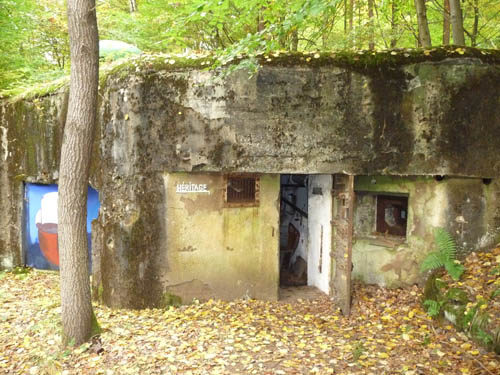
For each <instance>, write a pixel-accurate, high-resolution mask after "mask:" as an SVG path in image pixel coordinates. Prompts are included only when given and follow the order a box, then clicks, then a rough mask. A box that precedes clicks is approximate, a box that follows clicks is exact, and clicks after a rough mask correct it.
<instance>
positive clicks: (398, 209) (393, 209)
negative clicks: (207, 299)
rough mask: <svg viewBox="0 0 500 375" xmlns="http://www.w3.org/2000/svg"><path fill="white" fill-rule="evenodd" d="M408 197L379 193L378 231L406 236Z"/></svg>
mask: <svg viewBox="0 0 500 375" xmlns="http://www.w3.org/2000/svg"><path fill="white" fill-rule="evenodd" d="M407 219H408V197H403V196H391V195H377V226H376V230H377V232H378V233H382V234H390V235H393V236H401V237H406V223H407Z"/></svg>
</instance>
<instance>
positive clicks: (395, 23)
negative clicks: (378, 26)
mask: <svg viewBox="0 0 500 375" xmlns="http://www.w3.org/2000/svg"><path fill="white" fill-rule="evenodd" d="M396 1H397V0H392V3H391V48H394V47H396V44H397V43H398V40H397V37H396V35H397V29H398V17H397V13H398V6H397V4H396Z"/></svg>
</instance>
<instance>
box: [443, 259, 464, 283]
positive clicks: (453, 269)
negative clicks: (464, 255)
mask: <svg viewBox="0 0 500 375" xmlns="http://www.w3.org/2000/svg"><path fill="white" fill-rule="evenodd" d="M444 268H445V269H446V271H447V272H448V273H449V274H450V276H451V278H452V279H453V280H455V281H458V280H460V276H462V274H463V273H464V271H465V267H464V266H462V265H461V264H460V263H457V262H454V261H450V262H446V263H445V264H444Z"/></svg>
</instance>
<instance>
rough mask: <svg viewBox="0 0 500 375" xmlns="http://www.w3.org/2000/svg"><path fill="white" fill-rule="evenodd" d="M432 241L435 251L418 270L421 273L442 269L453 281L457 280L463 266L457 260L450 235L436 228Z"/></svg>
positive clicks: (454, 246)
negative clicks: (434, 244)
mask: <svg viewBox="0 0 500 375" xmlns="http://www.w3.org/2000/svg"><path fill="white" fill-rule="evenodd" d="M434 241H435V243H436V247H437V251H433V252H431V253H429V254H428V255H427V257H426V258H425V259H424V261H423V262H422V264H421V266H420V268H421V270H422V271H430V270H435V269H438V268H441V267H444V268H445V270H446V271H447V272H448V273H449V274H450V276H451V277H452V278H453V280H459V279H460V276H462V273H463V272H464V266H462V265H461V264H460V262H459V261H458V260H457V259H456V258H457V247H456V245H455V241H454V240H453V238H452V237H451V235H450V234H449V233H448V232H447V231H446V230H444V229H443V228H436V231H435V233H434Z"/></svg>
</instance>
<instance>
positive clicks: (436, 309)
mask: <svg viewBox="0 0 500 375" xmlns="http://www.w3.org/2000/svg"><path fill="white" fill-rule="evenodd" d="M442 305H443V301H440V302H438V301H434V300H432V299H428V300H425V301H424V306H425V307H426V308H427V314H429V316H432V317H436V316H438V315H439V314H440V313H441V306H442Z"/></svg>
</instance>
